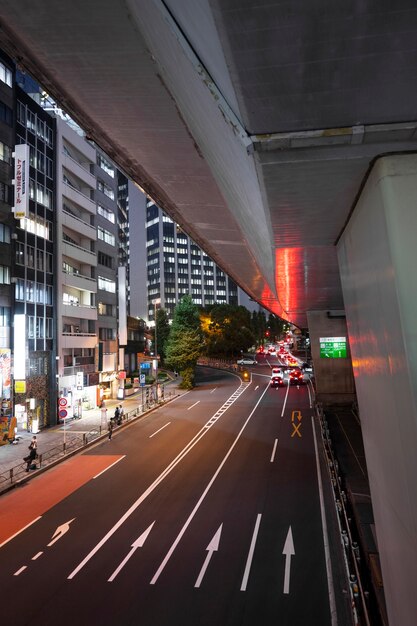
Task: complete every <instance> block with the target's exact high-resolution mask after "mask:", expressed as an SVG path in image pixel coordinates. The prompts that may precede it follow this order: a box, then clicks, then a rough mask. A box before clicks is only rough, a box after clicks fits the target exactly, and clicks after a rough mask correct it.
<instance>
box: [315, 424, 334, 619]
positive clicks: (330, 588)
mask: <svg viewBox="0 0 417 626" xmlns="http://www.w3.org/2000/svg"><path fill="white" fill-rule="evenodd" d="M311 427H312V429H313V439H314V451H315V454H316V469H317V483H318V487H319V499H320V512H321V524H322V528H323V543H324V556H325V561H326V573H327V587H328V591H329V604H330V615H331V620H332V626H337V612H336V600H335V596H334V589H333V574H332V563H331V560H330V548H329V537H328V534H327V522H326V511H325V508H324V497H323V484H322V481H321V472H320V462H319V453H318V447H317V438H316V431H315V428H314V416H313V415H312V416H311Z"/></svg>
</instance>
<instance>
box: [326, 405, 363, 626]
mask: <svg viewBox="0 0 417 626" xmlns="http://www.w3.org/2000/svg"><path fill="white" fill-rule="evenodd" d="M315 408H316V415H317V417H318V419H319V423H320V427H321V434H322V440H323V444H324V450H325V455H326V461H327V468H328V472H329V476H330V480H331V483H332V486H333V497H334V505H335V508H336V511H337V520H338V524H339V531H340V539H341V543H342V547H343V554H344V558H345V566H346V573H347V578H348V581H349V594H350V599H351V609H352V617H353V623H354V624H355V626H360V625H362V624H364V625H366V626H371V622H370V617H369V614H368V607H367V602H366V592H365V591H364V589H363V584H362V579H361V574H360V570H359V562H360V560H361V553H360V548H359V545H358V543H357V542H356V541H354V539H353V536H352V534H353V533H352V529H351V526H350V523H349V522H350V516H349V514H348V511H347V508H346V507H347V504H348V500H347V496H346V491H345V490H344V489H343V480H342V477H341V475H340V472H339V463H338V461H337V459H336V456H335V454H334V452H333V445H332V440H331V438H330V431H329V427H328V423H327V420H326V416H325V413H324V410H323V406H322V404H321V403H320V402H317V403H316V405H315Z"/></svg>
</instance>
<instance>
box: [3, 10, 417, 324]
mask: <svg viewBox="0 0 417 626" xmlns="http://www.w3.org/2000/svg"><path fill="white" fill-rule="evenodd" d="M400 4H401V7H398V6H397V5H396V6H395V8H394V7H391V8H390V7H385V8H381V7H380V5H379V3H377V2H371V1H369V2H365V3H361V5H360V6H359V5H358V6H357V3H353V2H347V3H343V5H341V4H339V3H336V4H335V3H329V2H325V1H321V2H318V3H314V6H303V5H291V6H290V5H287V4H282V3H276V4H274V3H272V4H271V3H270V4H269V5H268V6H267V7H266V6H264V5H262V4H259V3H256V2H251V3H237V2H234V1H232V0H230V1H228V0H226V1H223V0H222V1H215V0H212V1H209V0H198V1H195V2H187V1H184V0H180V1H179V0H175V1H174V0H167V1H166V2H161V1H152V2H141V1H139V0H136V1H135V0H129V1H125V0H89V1H88V2H87V3H86V4H85V5H83V7H82V8H81V7H80V6H79V5H78V4H77V3H70V2H65V3H56V2H53V0H44V1H43V2H42V5H41V8H39V7H38V6H36V3H33V2H30V1H29V0H13V1H5V0H1V1H0V20H1V26H2V29H1V33H0V42H1V45H2V46H3V47H4V48H5V49H6V51H8V52H9V53H11V54H12V56H14V57H15V58H18V59H19V63H20V66H21V67H22V68H23V69H25V68H26V69H27V70H28V71H30V73H31V74H33V75H34V76H35V77H36V78H37V79H38V80H39V81H40V82H41V83H42V85H43V86H44V87H45V88H46V90H47V91H48V92H49V93H50V94H51V95H52V96H53V97H54V98H55V99H56V100H57V102H58V103H60V104H61V105H62V107H63V108H64V109H66V110H67V111H68V112H70V113H71V114H72V116H73V117H74V118H75V119H76V120H77V121H79V123H80V125H81V126H82V127H83V128H84V129H86V131H87V133H88V134H89V135H90V136H91V137H92V138H93V139H94V140H95V141H96V142H97V143H98V144H99V145H101V146H102V147H103V148H104V149H105V150H106V152H107V153H108V154H109V155H110V156H112V157H113V158H114V160H115V161H116V162H117V163H118V164H119V165H120V166H121V167H123V169H124V170H125V171H126V172H127V173H128V174H129V175H130V176H131V177H132V178H133V179H134V180H136V181H137V182H138V183H139V184H140V186H141V187H142V188H143V189H145V190H146V191H147V192H148V193H149V194H150V195H151V196H152V197H153V198H154V200H155V201H156V202H157V203H159V204H160V205H161V206H162V208H164V209H165V210H166V212H167V213H168V214H169V215H170V216H171V217H172V218H173V219H175V220H176V221H177V222H178V223H180V224H181V225H182V226H183V228H184V229H185V230H186V231H187V232H188V233H189V234H190V235H191V236H192V237H193V238H194V239H195V240H196V242H198V243H199V244H200V245H201V246H202V247H203V248H204V249H205V250H206V252H207V253H208V254H209V255H211V256H212V257H213V258H214V259H215V260H216V262H218V264H219V265H220V266H221V267H222V268H223V269H224V270H225V271H226V272H227V273H228V274H229V275H231V276H232V277H233V278H234V279H235V280H236V282H237V283H238V284H239V285H240V286H241V287H242V288H243V289H244V290H245V291H247V292H248V293H249V294H250V295H251V296H252V297H253V298H254V299H255V300H257V301H259V302H261V303H262V304H263V305H264V306H265V307H266V308H268V309H270V310H271V311H273V312H275V313H277V314H278V315H281V316H282V317H284V318H286V319H289V320H290V321H292V322H293V323H295V324H297V325H299V326H301V327H305V326H307V321H306V320H307V318H306V311H308V310H323V309H341V308H343V296H342V290H341V284H340V277H339V271H338V263H337V254H336V246H335V244H336V242H337V241H338V238H339V237H340V235H341V233H342V232H343V229H344V226H345V224H346V222H347V219H348V216H349V214H350V212H351V210H352V208H353V206H354V204H355V202H356V199H357V197H358V195H359V194H360V190H361V187H362V185H363V183H364V181H365V179H366V176H367V174H368V172H369V169H370V167H371V165H372V162H373V160H374V159H375V158H376V157H377V156H378V155H381V154H386V153H396V152H403V151H412V150H415V149H416V147H417V143H416V132H415V131H416V123H415V118H416V115H415V107H414V102H415V96H417V93H416V91H417V89H416V86H415V80H414V77H415V65H416V61H415V55H414V53H413V50H414V48H413V45H412V42H413V41H415V35H416V29H417V16H416V11H415V8H414V6H413V3H412V2H404V1H403V2H401V3H400ZM97 94H100V95H99V97H98V95H97Z"/></svg>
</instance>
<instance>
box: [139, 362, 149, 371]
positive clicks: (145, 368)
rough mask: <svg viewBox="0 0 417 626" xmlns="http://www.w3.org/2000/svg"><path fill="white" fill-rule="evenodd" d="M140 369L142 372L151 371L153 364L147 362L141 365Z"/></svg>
mask: <svg viewBox="0 0 417 626" xmlns="http://www.w3.org/2000/svg"><path fill="white" fill-rule="evenodd" d="M140 369H141V370H149V369H151V364H150V363H149V361H146V362H145V363H141V364H140Z"/></svg>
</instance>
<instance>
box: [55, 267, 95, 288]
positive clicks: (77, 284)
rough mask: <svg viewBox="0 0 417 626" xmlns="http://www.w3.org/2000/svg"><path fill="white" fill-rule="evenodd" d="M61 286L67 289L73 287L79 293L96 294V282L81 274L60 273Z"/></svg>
mask: <svg viewBox="0 0 417 626" xmlns="http://www.w3.org/2000/svg"><path fill="white" fill-rule="evenodd" d="M62 284H63V285H66V286H68V287H74V289H79V290H80V291H90V292H91V293H97V281H96V279H95V278H90V277H89V276H84V275H83V274H74V273H73V272H66V271H65V270H63V271H62Z"/></svg>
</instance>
